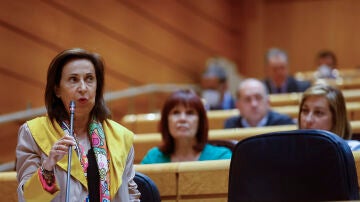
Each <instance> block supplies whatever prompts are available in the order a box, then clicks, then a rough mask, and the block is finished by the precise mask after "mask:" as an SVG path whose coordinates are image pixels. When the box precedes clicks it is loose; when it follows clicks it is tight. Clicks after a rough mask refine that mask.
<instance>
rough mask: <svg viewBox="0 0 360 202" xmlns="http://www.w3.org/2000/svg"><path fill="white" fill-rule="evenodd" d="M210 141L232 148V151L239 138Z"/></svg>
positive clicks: (212, 143) (216, 144)
mask: <svg viewBox="0 0 360 202" xmlns="http://www.w3.org/2000/svg"><path fill="white" fill-rule="evenodd" d="M208 143H209V144H211V145H215V146H222V147H226V148H228V149H230V150H231V151H233V150H234V148H235V146H236V144H237V143H238V141H237V140H208Z"/></svg>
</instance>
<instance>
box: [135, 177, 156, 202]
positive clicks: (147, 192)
mask: <svg viewBox="0 0 360 202" xmlns="http://www.w3.org/2000/svg"><path fill="white" fill-rule="evenodd" d="M134 181H135V183H136V184H137V185H138V190H139V191H140V193H141V197H140V200H141V201H148V202H159V201H161V200H160V193H159V190H158V188H157V187H156V185H155V183H154V182H153V181H152V180H151V179H150V178H149V177H148V176H146V175H144V174H142V173H139V172H136V173H135V177H134Z"/></svg>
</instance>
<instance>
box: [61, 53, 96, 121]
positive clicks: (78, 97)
mask: <svg viewBox="0 0 360 202" xmlns="http://www.w3.org/2000/svg"><path fill="white" fill-rule="evenodd" d="M55 93H56V96H57V97H59V98H60V99H61V100H62V102H63V104H64V106H65V108H66V109H68V106H69V103H70V101H71V100H73V101H75V103H76V109H75V115H76V116H78V117H80V116H88V115H89V114H90V112H91V110H92V108H93V107H94V105H95V96H96V74H95V68H94V65H93V64H92V63H91V62H90V61H89V60H87V59H74V60H70V61H69V62H68V63H66V64H65V66H64V68H63V70H62V73H61V80H60V85H59V87H56V89H55Z"/></svg>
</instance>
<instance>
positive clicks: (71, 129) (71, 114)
mask: <svg viewBox="0 0 360 202" xmlns="http://www.w3.org/2000/svg"><path fill="white" fill-rule="evenodd" d="M69 111H70V136H72V137H74V114H75V102H74V101H73V100H71V101H70V106H69ZM71 156H72V146H71V145H70V146H69V150H68V167H67V177H66V200H65V201H66V202H69V197H70V196H69V195H70V173H71Z"/></svg>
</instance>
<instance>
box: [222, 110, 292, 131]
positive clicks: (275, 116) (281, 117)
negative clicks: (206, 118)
mask: <svg viewBox="0 0 360 202" xmlns="http://www.w3.org/2000/svg"><path fill="white" fill-rule="evenodd" d="M268 115H269V117H268V120H267V122H266V124H265V125H266V126H277V125H290V124H295V123H294V121H293V120H292V118H291V117H289V116H288V115H285V114H279V113H277V112H274V111H271V110H270V111H269V114H268ZM241 119H242V117H241V116H234V117H230V118H229V119H227V120H226V121H225V124H224V128H244V126H243V125H242V124H241Z"/></svg>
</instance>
